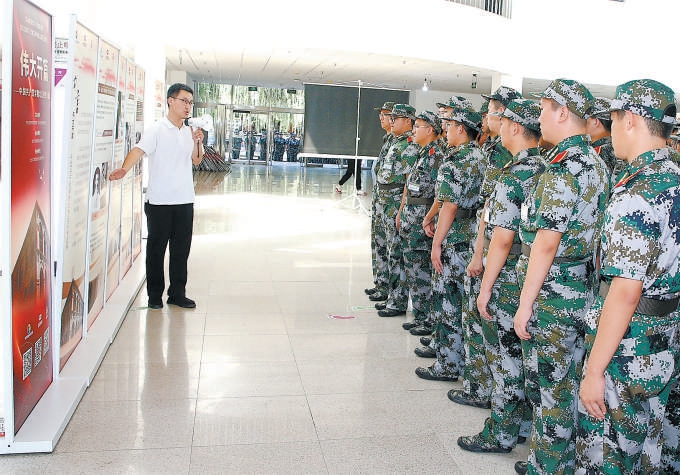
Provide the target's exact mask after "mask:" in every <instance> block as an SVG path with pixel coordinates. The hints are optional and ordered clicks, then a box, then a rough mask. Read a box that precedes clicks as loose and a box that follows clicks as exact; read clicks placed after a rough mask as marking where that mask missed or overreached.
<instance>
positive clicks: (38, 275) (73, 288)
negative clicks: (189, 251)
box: [0, 0, 164, 454]
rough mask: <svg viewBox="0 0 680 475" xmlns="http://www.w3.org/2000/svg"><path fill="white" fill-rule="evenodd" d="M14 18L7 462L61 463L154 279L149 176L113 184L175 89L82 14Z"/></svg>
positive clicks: (8, 32)
mask: <svg viewBox="0 0 680 475" xmlns="http://www.w3.org/2000/svg"><path fill="white" fill-rule="evenodd" d="M4 8H5V10H4V11H3V12H2V19H3V20H2V21H3V22H4V24H3V25H2V30H1V31H2V32H3V34H2V38H1V40H0V41H2V60H1V61H2V76H1V77H2V80H1V81H0V87H1V88H2V103H1V105H2V115H1V117H2V120H1V127H2V135H1V142H0V151H1V155H0V193H1V195H0V203H1V204H0V206H1V212H0V242H1V244H0V252H1V255H0V271H1V272H0V302H1V303H0V305H2V307H1V308H0V325H1V326H0V454H2V453H25V452H51V451H52V450H53V449H54V446H55V445H56V443H57V441H58V439H59V437H60V436H61V434H62V432H63V430H64V428H65V427H66V424H67V423H68V421H69V419H70V417H71V415H72V414H73V411H75V408H76V407H77V405H78V402H79V401H80V399H81V397H82V395H83V393H84V392H85V389H86V388H87V386H88V385H89V384H90V382H91V381H92V378H93V377H94V374H95V373H96V371H97V368H98V367H99V364H100V363H101V361H102V359H103V357H104V355H105V353H106V350H107V349H108V346H109V345H110V344H111V342H112V341H113V338H114V337H115V334H116V332H117V330H118V328H119V326H120V324H121V323H122V319H123V318H124V316H125V314H126V312H127V310H128V309H129V307H130V305H131V303H132V299H133V298H134V296H135V294H136V293H137V290H138V289H139V287H140V286H141V284H142V282H143V279H144V265H143V259H139V256H140V255H141V253H142V232H141V226H142V209H143V207H142V198H143V195H142V175H143V170H142V168H141V167H142V165H138V166H137V167H136V168H135V169H134V170H133V171H132V172H131V173H128V174H127V176H126V177H125V178H124V179H123V180H119V181H109V180H108V173H109V171H110V170H112V169H115V168H118V167H120V166H121V165H122V163H123V160H124V158H125V155H126V154H127V152H128V151H129V150H130V149H131V147H133V146H134V144H135V143H136V142H137V141H138V140H139V138H140V137H141V133H142V130H143V126H144V123H143V118H144V98H145V95H146V94H145V93H146V90H147V89H149V93H150V95H151V94H153V95H154V96H155V95H157V91H159V90H160V91H162V90H163V89H164V86H163V84H162V83H161V82H160V81H156V82H155V84H154V85H153V86H151V87H145V84H146V83H147V82H149V81H148V78H146V77H145V71H144V69H142V68H141V67H139V66H138V65H136V64H135V63H134V61H133V60H132V59H131V58H128V57H125V56H124V55H122V54H121V51H120V49H119V48H118V47H116V46H115V45H114V44H112V43H110V42H108V41H106V40H105V39H103V38H100V37H99V36H98V35H97V34H96V33H95V32H93V31H91V30H89V29H88V28H86V27H85V26H84V25H82V24H80V23H79V22H78V21H77V19H76V17H75V16H73V15H71V16H66V17H64V18H60V17H54V16H52V15H50V14H49V13H48V12H46V11H44V10H43V9H41V8H39V7H38V6H36V5H34V4H32V3H30V2H28V1H26V0H11V1H8V2H4ZM157 107H160V108H161V109H162V107H163V101H160V100H155V101H154V109H155V108H157ZM161 114H162V110H160V111H155V110H154V116H161ZM141 163H143V161H142V162H140V164H141Z"/></svg>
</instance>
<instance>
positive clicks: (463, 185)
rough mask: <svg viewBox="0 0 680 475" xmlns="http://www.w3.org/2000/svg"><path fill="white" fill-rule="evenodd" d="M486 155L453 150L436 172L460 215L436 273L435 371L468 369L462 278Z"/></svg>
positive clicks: (472, 147)
mask: <svg viewBox="0 0 680 475" xmlns="http://www.w3.org/2000/svg"><path fill="white" fill-rule="evenodd" d="M484 162H485V157H484V154H483V153H482V151H481V150H480V148H479V147H478V146H477V144H476V143H475V142H468V143H465V144H462V145H460V146H459V147H455V148H453V149H451V150H450V151H449V155H448V157H447V158H446V159H445V160H444V163H443V164H442V166H441V167H440V168H439V173H438V175H437V199H438V200H439V201H442V202H443V201H448V202H451V203H456V204H457V205H458V210H457V211H456V219H455V220H454V221H453V223H452V225H451V229H449V231H448V233H447V234H446V238H445V239H444V242H443V244H442V253H441V261H442V265H443V267H444V271H443V273H442V274H438V273H437V272H432V311H431V317H430V319H431V322H432V325H433V327H434V338H433V342H434V344H433V345H432V346H433V348H434V349H435V352H436V354H437V361H436V362H435V364H434V367H433V368H432V369H433V372H435V373H437V374H443V375H446V376H451V377H458V376H459V375H460V374H462V372H463V363H464V349H463V331H462V304H463V298H464V296H465V292H464V288H463V281H464V276H465V268H466V267H467V263H468V260H469V242H470V240H471V239H473V236H474V234H475V231H476V228H475V225H476V214H475V210H476V209H477V208H478V206H479V190H480V187H481V184H482V179H483V177H484Z"/></svg>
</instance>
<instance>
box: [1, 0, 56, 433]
mask: <svg viewBox="0 0 680 475" xmlns="http://www.w3.org/2000/svg"><path fill="white" fill-rule="evenodd" d="M13 8H14V12H13V13H14V22H13V23H12V43H11V50H12V53H11V61H12V66H13V67H12V77H11V83H10V84H9V87H10V89H11V119H12V132H11V146H10V147H11V169H12V173H11V203H10V210H11V211H10V227H11V233H10V239H11V241H10V246H11V252H10V254H11V274H12V279H11V285H12V363H13V364H12V366H13V382H14V432H15V433H16V432H17V431H18V430H19V429H20V428H21V426H22V425H23V423H24V422H25V421H26V418H27V417H28V415H29V414H30V413H31V411H32V410H33V408H34V407H35V405H36V404H37V402H38V400H39V399H40V398H41V397H42V395H43V394H44V392H45V391H46V390H47V388H48V387H49V385H50V384H51V383H52V373H53V361H52V351H51V350H50V348H51V346H52V341H51V330H50V329H51V328H52V315H51V293H52V288H51V268H52V266H51V262H52V256H51V251H52V250H51V244H50V243H51V236H50V229H51V219H52V209H51V205H52V203H51V198H50V195H51V182H50V176H51V163H50V156H51V155H50V151H51V148H50V147H51V143H50V136H51V113H52V105H51V102H52V74H51V71H52V17H51V16H50V15H49V14H47V13H46V12H44V11H43V10H41V9H40V8H38V7H36V6H35V5H33V4H31V3H28V2H26V1H23V0H15V1H14V2H13Z"/></svg>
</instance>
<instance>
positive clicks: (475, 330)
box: [463, 247, 493, 401]
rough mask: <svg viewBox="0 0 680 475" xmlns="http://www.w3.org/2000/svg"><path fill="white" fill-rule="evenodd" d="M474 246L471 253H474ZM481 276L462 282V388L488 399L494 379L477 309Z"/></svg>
mask: <svg viewBox="0 0 680 475" xmlns="http://www.w3.org/2000/svg"><path fill="white" fill-rule="evenodd" d="M472 249H473V248H472V247H470V253H469V255H470V256H472ZM481 283H482V276H481V275H480V276H479V277H469V276H468V275H467V274H466V275H465V280H464V281H463V285H464V288H465V292H464V293H463V295H464V298H463V342H464V348H465V371H463V391H465V393H466V394H468V395H469V396H470V397H472V399H474V400H476V401H488V400H489V398H490V397H491V386H492V384H493V378H492V377H491V371H490V370H489V364H488V362H487V361H486V351H485V349H484V335H483V333H482V317H481V315H479V312H478V311H477V296H478V295H479V289H480V285H481Z"/></svg>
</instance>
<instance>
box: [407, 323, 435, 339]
mask: <svg viewBox="0 0 680 475" xmlns="http://www.w3.org/2000/svg"><path fill="white" fill-rule="evenodd" d="M409 332H410V333H411V335H415V336H422V335H431V334H432V327H428V326H427V325H419V326H417V327H414V328H411V329H410V330H409Z"/></svg>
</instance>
